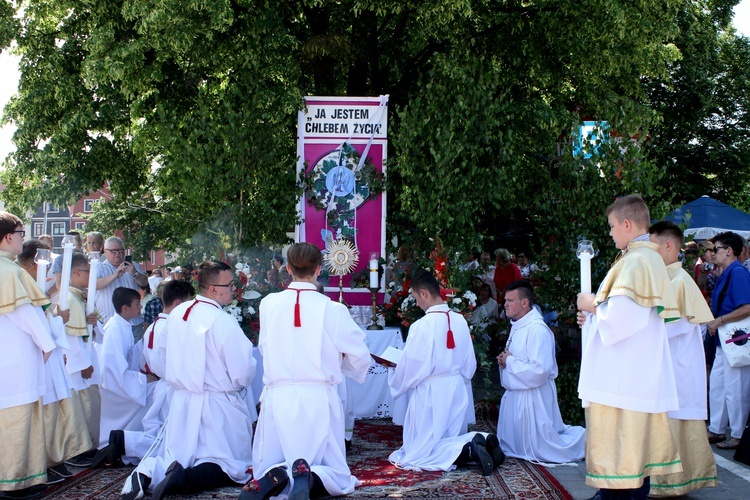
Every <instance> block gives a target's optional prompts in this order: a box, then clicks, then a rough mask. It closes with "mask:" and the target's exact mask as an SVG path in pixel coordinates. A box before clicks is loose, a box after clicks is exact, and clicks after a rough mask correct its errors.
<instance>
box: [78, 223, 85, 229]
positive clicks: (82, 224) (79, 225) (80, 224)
mask: <svg viewBox="0 0 750 500" xmlns="http://www.w3.org/2000/svg"><path fill="white" fill-rule="evenodd" d="M85 225H86V223H85V222H76V229H83V226H85Z"/></svg>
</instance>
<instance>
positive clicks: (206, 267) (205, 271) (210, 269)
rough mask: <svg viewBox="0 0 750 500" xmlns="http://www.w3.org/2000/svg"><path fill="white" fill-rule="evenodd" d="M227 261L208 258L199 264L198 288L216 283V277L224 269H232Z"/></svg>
mask: <svg viewBox="0 0 750 500" xmlns="http://www.w3.org/2000/svg"><path fill="white" fill-rule="evenodd" d="M231 270H232V268H231V267H229V264H227V263H226V262H221V261H219V260H207V261H205V262H203V263H202V264H201V265H200V266H198V288H208V287H209V286H211V285H215V284H216V279H217V278H218V276H219V273H221V272H222V271H231Z"/></svg>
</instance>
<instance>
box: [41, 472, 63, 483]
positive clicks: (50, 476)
mask: <svg viewBox="0 0 750 500" xmlns="http://www.w3.org/2000/svg"><path fill="white" fill-rule="evenodd" d="M63 481H65V476H61V475H60V474H58V473H57V472H55V471H53V470H52V469H47V482H46V483H44V484H46V485H51V484H57V483H62V482H63Z"/></svg>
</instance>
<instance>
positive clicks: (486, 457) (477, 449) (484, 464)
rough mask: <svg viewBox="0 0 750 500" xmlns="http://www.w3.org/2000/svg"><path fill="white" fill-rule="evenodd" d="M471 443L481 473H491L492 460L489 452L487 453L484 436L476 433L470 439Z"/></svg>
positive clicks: (485, 474)
mask: <svg viewBox="0 0 750 500" xmlns="http://www.w3.org/2000/svg"><path fill="white" fill-rule="evenodd" d="M480 438H481V439H480ZM471 444H472V448H473V450H472V451H473V452H474V453H475V454H476V457H477V462H478V464H479V467H481V469H482V475H483V476H490V475H492V471H493V470H495V467H494V462H493V461H492V457H491V456H490V454H489V453H487V448H486V441H485V439H484V436H482V435H481V434H477V435H476V436H474V438H473V439H472V440H471Z"/></svg>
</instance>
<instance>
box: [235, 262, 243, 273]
mask: <svg viewBox="0 0 750 500" xmlns="http://www.w3.org/2000/svg"><path fill="white" fill-rule="evenodd" d="M234 268H235V269H237V270H238V271H242V262H238V263H236V264H235V265H234Z"/></svg>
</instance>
